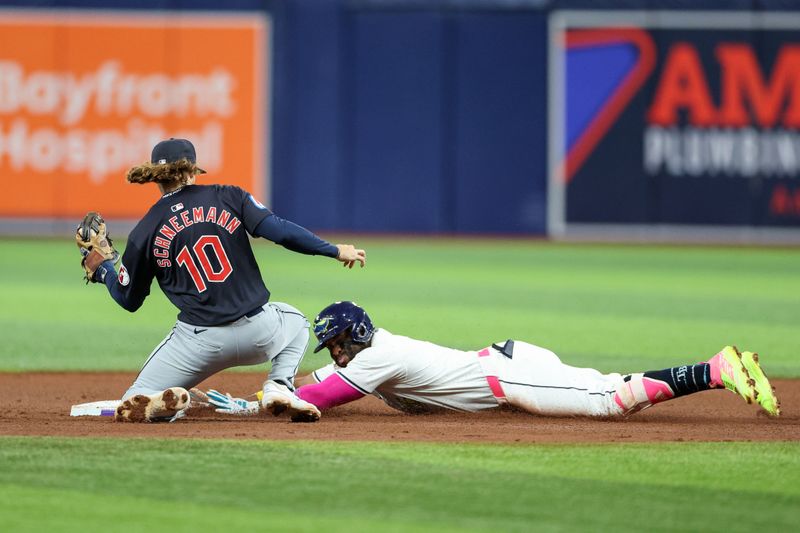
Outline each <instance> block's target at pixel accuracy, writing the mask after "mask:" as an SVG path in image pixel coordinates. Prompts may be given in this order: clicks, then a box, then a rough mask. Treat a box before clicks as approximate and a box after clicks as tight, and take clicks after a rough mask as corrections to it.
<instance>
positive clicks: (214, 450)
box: [0, 437, 800, 531]
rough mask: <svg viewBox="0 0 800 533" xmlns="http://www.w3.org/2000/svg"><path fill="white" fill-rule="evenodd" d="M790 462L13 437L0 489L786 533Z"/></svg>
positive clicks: (356, 515) (393, 515)
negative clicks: (781, 532)
mask: <svg viewBox="0 0 800 533" xmlns="http://www.w3.org/2000/svg"><path fill="white" fill-rule="evenodd" d="M798 452H800V444H798V443H675V444H664V445H655V446H645V445H591V446H583V445H571V446H526V447H521V446H472V445H430V444H414V443H333V442H263V441H181V440H140V439H133V440H117V439H55V438H45V439H33V438H19V437H13V438H2V439H0V485H4V486H14V487H20V488H23V489H25V490H26V491H31V490H34V491H35V490H37V489H41V490H44V491H50V490H60V491H72V492H77V493H81V492H85V493H87V494H88V495H89V496H91V497H102V496H103V495H108V497H109V498H111V499H120V498H124V497H125V496H126V495H129V494H133V495H135V497H136V498H144V499H152V500H155V501H161V499H162V498H163V496H162V495H163V494H180V493H181V492H182V491H186V490H187V489H186V487H189V488H190V489H188V490H189V494H190V495H191V496H190V497H189V499H188V501H190V502H191V503H192V504H193V505H199V506H201V507H202V506H208V508H213V509H217V510H219V509H221V510H222V511H219V512H222V513H224V512H225V510H226V509H229V510H230V511H231V512H232V513H233V514H238V516H240V517H241V516H244V515H245V514H246V513H251V512H252V513H256V515H255V517H254V519H260V520H268V517H269V516H270V515H271V514H272V513H277V514H278V515H280V514H281V513H283V512H285V510H286V509H298V508H302V509H305V510H310V511H307V512H306V514H307V515H309V516H313V517H314V518H315V519H319V520H320V521H321V523H323V524H324V525H325V527H326V528H330V527H333V528H334V529H339V528H340V527H341V526H342V525H343V524H349V523H352V522H353V521H359V520H360V521H365V522H364V523H380V524H386V525H387V526H395V527H404V528H406V529H408V528H412V529H413V528H429V529H440V528H441V527H443V526H446V525H449V526H452V527H456V528H461V529H495V530H497V529H501V530H529V529H530V528H531V527H534V526H535V527H536V528H537V529H544V530H547V529H553V530H559V529H575V528H581V529H586V528H590V529H612V528H613V529H622V530H633V529H636V528H641V527H646V529H649V530H668V529H670V530H674V529H675V527H676V522H675V520H676V513H677V511H678V510H679V511H680V512H679V516H680V524H684V525H686V526H687V527H689V528H690V529H702V530H723V529H724V530H726V531H746V530H747V529H748V528H755V527H763V526H764V525H769V526H770V527H771V528H773V529H788V528H790V527H793V524H794V520H795V517H796V511H797V508H798V506H800V488H798V487H797V484H796V483H795V481H796V480H797V479H798V478H800V453H798ZM153 487H161V489H159V492H154V491H153ZM148 495H149V496H148ZM298 502H301V504H300V503H298ZM42 505H43V506H44V505H45V504H44V503H43V504H42ZM723 509H724V513H722V512H721V511H720V510H723ZM241 511H244V512H245V513H244V514H242V513H241ZM259 513H262V514H263V517H262V515H261V514H259ZM720 517H725V520H724V521H720Z"/></svg>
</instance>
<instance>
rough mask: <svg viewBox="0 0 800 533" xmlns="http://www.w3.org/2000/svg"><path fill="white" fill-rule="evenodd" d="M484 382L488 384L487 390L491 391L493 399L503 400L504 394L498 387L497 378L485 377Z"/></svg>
mask: <svg viewBox="0 0 800 533" xmlns="http://www.w3.org/2000/svg"><path fill="white" fill-rule="evenodd" d="M486 381H487V382H488V383H489V388H490V389H492V394H494V396H495V398H505V397H506V393H505V392H503V387H501V386H500V380H498V379H497V376H486Z"/></svg>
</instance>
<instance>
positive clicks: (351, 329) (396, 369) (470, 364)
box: [213, 302, 780, 417]
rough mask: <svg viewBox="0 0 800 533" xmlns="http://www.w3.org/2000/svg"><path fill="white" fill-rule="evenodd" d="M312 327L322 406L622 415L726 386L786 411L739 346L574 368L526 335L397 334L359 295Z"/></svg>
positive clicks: (226, 405)
mask: <svg viewBox="0 0 800 533" xmlns="http://www.w3.org/2000/svg"><path fill="white" fill-rule="evenodd" d="M314 333H315V335H316V337H317V340H318V345H317V347H316V350H315V351H319V350H321V349H323V348H327V349H328V350H329V351H330V355H331V358H332V359H333V363H332V364H330V365H328V366H326V367H324V368H321V369H319V370H317V371H315V372H314V373H313V374H311V376H310V378H309V379H306V380H305V381H306V384H305V385H303V386H301V387H299V388H298V389H297V391H296V394H297V396H298V397H299V398H302V399H303V400H305V401H307V402H309V403H312V404H314V405H316V406H317V407H318V408H319V409H320V410H323V411H324V410H325V409H330V408H332V407H335V406H337V405H341V404H344V403H347V402H351V401H354V400H357V399H359V398H362V397H363V396H365V395H367V394H372V395H374V396H376V397H378V398H380V399H381V400H383V401H384V402H385V403H386V404H388V405H389V406H391V407H393V408H396V409H399V410H402V411H405V412H410V413H417V412H426V411H431V410H440V409H452V410H457V411H481V410H485V409H496V408H498V407H500V406H504V405H508V406H512V407H515V408H518V409H521V410H524V411H527V412H529V413H533V414H537V415H552V416H589V417H618V416H626V415H630V414H632V413H635V412H637V411H640V410H642V409H644V408H647V407H650V406H651V405H654V404H656V403H659V402H663V401H666V400H670V399H672V398H676V397H679V396H685V395H687V394H693V393H696V392H700V391H703V390H708V389H727V390H730V391H732V392H734V393H736V394H738V395H740V396H741V397H742V398H743V399H744V400H745V401H747V403H753V402H757V403H758V404H759V405H760V406H761V407H762V408H763V409H764V411H766V412H767V413H768V414H769V415H772V416H779V414H780V406H779V402H778V399H777V397H776V396H775V392H774V390H773V388H772V386H771V385H770V383H769V380H768V379H767V377H766V375H765V374H764V372H763V370H762V369H761V367H760V365H759V362H758V356H757V355H756V354H754V353H752V352H744V353H739V352H738V350H737V349H736V348H734V347H732V346H726V347H724V348H723V349H722V350H721V351H720V352H719V353H717V354H716V355H714V356H713V357H711V358H710V359H709V360H708V361H706V362H702V363H698V364H692V365H684V366H678V367H673V368H667V369H664V370H656V371H648V372H643V373H635V374H628V375H621V374H617V373H611V374H603V373H601V372H599V371H597V370H594V369H591V368H576V367H573V366H569V365H566V364H564V363H563V362H561V360H560V359H559V358H558V356H557V355H556V354H555V353H553V352H552V351H550V350H547V349H545V348H541V347H539V346H535V345H533V344H529V343H526V342H522V341H515V340H506V341H504V342H499V343H495V344H492V345H490V346H487V347H485V348H482V349H480V350H476V351H463V350H455V349H452V348H446V347H443V346H438V345H436V344H433V343H430V342H425V341H421V340H416V339H412V338H410V337H404V336H401V335H395V334H393V333H390V332H389V331H387V330H385V329H382V328H375V327H374V326H373V325H372V321H371V320H370V318H369V316H368V315H367V313H366V311H364V309H362V308H361V307H359V306H358V305H356V304H354V303H353V302H336V303H334V304H332V305H330V306H328V307H326V308H325V309H323V310H322V311H321V312H320V314H319V315H318V316H317V317H316V320H315V322H314ZM298 383H299V382H298ZM213 392H216V391H213ZM213 403H215V405H217V406H218V407H219V410H221V411H222V412H232V413H234V412H241V413H245V412H248V409H249V412H257V411H258V404H257V403H256V402H249V403H248V402H245V401H243V400H241V399H236V398H230V397H226V396H224V395H219V394H218V393H216V395H215V396H214V399H213Z"/></svg>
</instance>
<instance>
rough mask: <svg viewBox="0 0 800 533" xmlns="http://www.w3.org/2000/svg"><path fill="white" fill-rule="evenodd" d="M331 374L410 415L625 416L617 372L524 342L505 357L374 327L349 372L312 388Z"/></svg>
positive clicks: (319, 376)
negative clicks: (573, 362) (503, 409)
mask: <svg viewBox="0 0 800 533" xmlns="http://www.w3.org/2000/svg"><path fill="white" fill-rule="evenodd" d="M504 344H505V343H500V347H501V348H502V345H504ZM506 351H508V350H506ZM331 376H338V377H339V378H341V380H342V381H344V382H345V383H347V385H349V386H350V387H352V388H353V389H355V390H356V391H358V392H359V393H361V394H364V395H366V394H373V395H374V396H377V397H378V398H380V399H381V400H383V401H384V402H386V403H387V404H388V405H389V406H391V407H393V408H396V409H400V410H403V411H406V412H420V411H430V410H435V409H441V408H445V409H454V410H458V411H480V410H483V409H493V408H497V407H499V406H500V405H504V404H509V405H511V406H514V407H517V408H520V409H524V410H525V411H529V412H531V413H534V414H539V415H561V416H563V415H576V416H578V415H583V416H613V415H621V414H622V409H621V408H620V407H619V406H618V405H617V404H616V403H615V402H614V394H615V392H616V389H617V386H618V385H619V384H620V383H621V382H622V376H621V375H620V374H602V373H600V372H599V371H597V370H594V369H590V368H576V367H572V366H569V365H565V364H563V363H562V362H561V360H560V359H559V358H558V356H556V354H554V353H553V352H551V351H550V350H546V349H544V348H540V347H538V346H534V345H532V344H528V343H525V342H520V341H516V342H515V343H514V345H513V353H512V354H511V357H508V356H507V355H504V354H503V353H502V352H501V351H500V349H498V348H494V347H488V348H485V349H483V350H480V351H461V350H454V349H451V348H445V347H443V346H438V345H436V344H433V343H430V342H425V341H420V340H416V339H412V338H409V337H404V336H401V335H393V334H392V333H390V332H388V331H386V330H385V329H377V330H376V331H375V334H374V336H373V338H372V345H371V346H370V347H369V348H366V349H364V350H362V351H360V352H359V353H358V354H356V356H355V357H354V358H353V359H352V360H351V361H350V362H349V363H348V365H347V367H346V368H340V367H337V366H335V365H334V364H330V365H328V366H326V367H323V368H321V369H319V370H316V371H315V372H314V373H313V377H314V379H315V380H316V381H317V382H318V385H311V386H309V387H318V386H319V385H323V384H325V383H327V382H328V381H332V380H328V379H327V378H329V377H331ZM335 386H336V385H335V384H333V383H332V387H331V388H332V389H333V388H334V387H335ZM309 390H310V389H309ZM302 392H303V387H301V388H300V389H299V390H298V393H299V395H301V393H302ZM301 396H302V395H301ZM351 399H352V397H349V398H348V399H347V400H345V401H349V400H351ZM336 403H337V404H338V403H342V402H336Z"/></svg>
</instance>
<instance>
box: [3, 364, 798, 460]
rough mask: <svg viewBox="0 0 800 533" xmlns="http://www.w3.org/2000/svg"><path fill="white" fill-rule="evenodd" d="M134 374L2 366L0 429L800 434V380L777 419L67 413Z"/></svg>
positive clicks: (341, 434) (374, 436)
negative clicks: (134, 420) (123, 419)
mask: <svg viewBox="0 0 800 533" xmlns="http://www.w3.org/2000/svg"><path fill="white" fill-rule="evenodd" d="M134 377H135V374H133V373H122V372H119V373H116V372H113V373H106V372H103V373H100V372H89V373H85V372H84V373H77V372H67V373H54V372H33V373H0V391H2V394H1V395H0V435H48V436H70V437H112V438H113V437H174V438H228V439H282V440H285V439H311V440H380V441H392V440H397V441H428V442H431V441H432V442H458V443H462V442H464V443H479V442H493V443H522V444H525V443H579V442H677V441H772V440H791V441H797V440H800V408H798V405H800V380H786V379H774V380H772V382H773V385H775V387H776V389H777V393H778V397H779V398H780V399H781V409H782V411H783V413H782V416H781V417H780V418H778V419H771V418H769V417H767V416H765V415H763V414H762V413H761V412H760V408H758V406H755V405H747V404H746V403H745V402H744V401H742V400H741V399H740V398H739V397H738V396H736V395H734V394H731V393H729V392H727V391H707V392H701V393H698V394H693V395H691V396H687V397H684V398H678V399H676V400H672V401H669V402H666V403H663V404H659V405H656V406H654V407H652V408H650V409H647V410H646V411H643V412H640V413H637V414H635V415H633V416H631V417H629V418H627V419H624V420H592V419H586V418H549V417H538V416H533V415H530V414H527V413H523V412H512V411H504V410H503V411H501V410H494V411H487V412H482V413H456V412H442V413H438V414H428V415H406V414H403V413H400V412H398V411H395V410H393V409H390V408H389V407H387V406H386V405H384V404H383V403H382V402H381V401H380V400H378V399H376V398H373V397H371V396H370V397H367V398H363V399H361V400H358V401H356V402H353V403H351V404H347V405H343V406H340V407H337V408H335V409H332V410H330V411H326V412H325V413H323V415H322V419H321V420H320V421H319V422H316V423H313V424H293V423H291V422H289V420H288V418H284V417H279V418H274V417H272V416H270V415H262V416H257V417H247V418H242V417H234V416H224V415H218V414H216V413H203V414H198V415H190V416H188V417H186V418H184V419H182V420H178V421H176V422H174V423H157V424H122V423H115V422H114V421H113V420H112V419H111V417H70V416H69V411H70V407H71V406H72V405H73V404H79V403H85V402H92V401H98V400H111V399H115V398H119V397H120V396H121V395H122V393H123V392H124V391H125V390H126V389H127V387H128V386H129V385H130V384H131V382H132V381H133V379H134ZM263 379H264V374H262V373H223V374H219V375H216V376H213V377H211V378H209V379H208V380H206V381H205V382H203V383H202V384H201V385H200V387H199V388H201V389H203V390H207V389H209V388H214V389H217V390H219V391H223V392H230V393H231V394H232V395H234V396H246V395H248V394H250V393H253V392H255V391H256V390H258V389H260V388H261V382H262V381H263Z"/></svg>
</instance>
